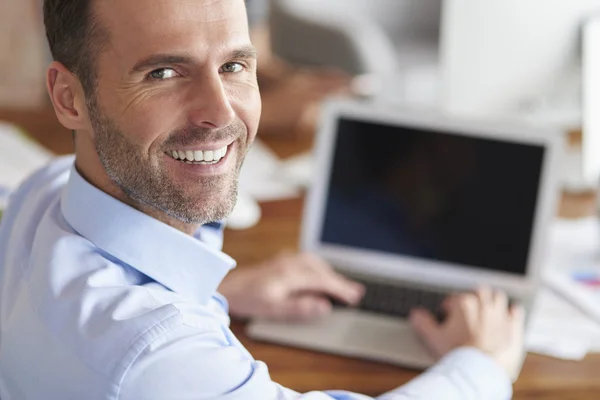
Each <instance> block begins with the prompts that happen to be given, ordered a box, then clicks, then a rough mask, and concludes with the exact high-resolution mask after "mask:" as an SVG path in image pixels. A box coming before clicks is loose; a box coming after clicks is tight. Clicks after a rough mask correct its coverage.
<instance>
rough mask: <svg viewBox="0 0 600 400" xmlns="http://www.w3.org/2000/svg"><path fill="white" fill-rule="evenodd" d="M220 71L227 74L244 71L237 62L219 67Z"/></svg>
mask: <svg viewBox="0 0 600 400" xmlns="http://www.w3.org/2000/svg"><path fill="white" fill-rule="evenodd" d="M221 69H222V70H223V72H228V73H232V72H241V71H242V70H243V69H244V66H243V65H242V64H240V63H237V62H230V63H227V64H225V65H223V66H222V67H221Z"/></svg>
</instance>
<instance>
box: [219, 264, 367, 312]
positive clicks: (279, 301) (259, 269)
mask: <svg viewBox="0 0 600 400" xmlns="http://www.w3.org/2000/svg"><path fill="white" fill-rule="evenodd" d="M219 292H220V293H221V294H223V295H224V296H225V297H226V298H227V300H228V301H229V311H230V314H231V316H233V317H236V318H249V317H266V318H274V319H309V318H315V317H320V316H324V315H327V314H329V313H330V312H331V307H332V306H331V301H330V299H331V298H333V299H335V300H338V301H340V302H342V303H346V304H348V305H356V304H358V302H359V301H360V299H361V298H362V296H363V293H364V289H363V287H362V286H361V285H359V284H358V283H355V282H352V281H350V280H348V279H346V278H345V277H343V276H342V275H340V274H338V273H336V272H335V271H334V270H333V269H332V268H331V267H330V266H329V265H328V264H327V263H326V262H325V261H323V260H321V259H320V258H318V257H317V256H314V255H310V254H300V255H281V256H279V257H276V258H273V259H271V260H269V261H267V262H264V263H262V264H259V265H256V266H254V267H245V268H238V269H236V270H234V271H232V272H231V273H230V274H229V275H228V276H227V277H226V278H225V280H224V281H223V283H222V284H221V286H220V287H219Z"/></svg>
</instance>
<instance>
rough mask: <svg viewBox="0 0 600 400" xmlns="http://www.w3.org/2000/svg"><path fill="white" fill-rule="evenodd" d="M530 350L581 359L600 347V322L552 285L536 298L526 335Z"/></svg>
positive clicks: (526, 343)
mask: <svg viewBox="0 0 600 400" xmlns="http://www.w3.org/2000/svg"><path fill="white" fill-rule="evenodd" d="M525 345H526V348H527V350H528V351H530V352H534V353H539V354H544V355H547V356H551V357H556V358H561V359H565V360H582V359H583V358H585V356H586V354H587V353H588V352H591V351H594V350H596V351H597V350H600V324H596V323H595V322H594V321H593V320H591V319H590V318H588V317H587V316H586V315H585V314H584V313H583V312H581V311H580V310H578V309H577V307H575V306H574V305H572V304H570V303H569V302H568V301H566V300H565V299H564V298H562V297H561V296H560V295H558V294H556V293H554V292H553V291H551V290H550V289H547V288H545V289H543V290H542V291H541V292H540V293H539V294H538V297H537V299H536V304H535V305H534V308H533V310H532V314H531V316H530V319H529V325H528V329H527V335H526V338H525Z"/></svg>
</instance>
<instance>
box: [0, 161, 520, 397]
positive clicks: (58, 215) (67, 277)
mask: <svg viewBox="0 0 600 400" xmlns="http://www.w3.org/2000/svg"><path fill="white" fill-rule="evenodd" d="M221 245H222V236H221V230H220V229H219V227H218V225H217V226H215V225H212V226H205V227H203V228H201V229H200V230H199V231H198V232H197V234H196V235H194V237H191V236H187V235H185V234H183V233H181V232H179V231H177V230H175V229H173V228H171V227H170V226H167V225H165V224H163V223H161V222H159V221H157V220H155V219H153V218H151V217H149V216H147V215H145V214H143V213H141V212H139V211H137V210H135V209H133V208H131V207H129V206H127V205H125V204H124V203H122V202H120V201H118V200H116V199H114V198H113V197H110V196H109V195H107V194H105V193H104V192H102V191H100V190H98V189H97V188H95V187H94V186H92V185H90V184H89V183H88V182H86V181H85V180H84V179H83V178H82V177H81V176H80V175H79V174H78V173H77V171H76V170H75V168H74V167H73V158H72V157H67V158H62V159H58V160H57V161H55V162H53V163H52V164H50V165H49V166H48V167H47V168H45V169H43V170H41V171H39V172H37V173H36V174H35V175H33V176H32V177H31V178H30V179H29V180H27V181H26V182H25V183H24V184H23V185H22V186H21V188H20V189H19V190H18V191H17V192H16V193H14V195H13V196H12V198H11V201H10V204H9V207H8V209H7V210H6V212H5V214H4V219H3V220H2V223H1V225H0V397H1V398H2V400H34V399H44V400H46V399H52V400H55V399H56V400H58V399H60V400H70V399H73V400H83V399H86V400H96V399H97V400H100V399H102V400H109V399H110V400H116V399H119V400H154V399H156V400H167V399H168V400H183V399H219V400H276V399H281V400H288V399H302V400H318V399H320V400H324V399H337V400H358V399H367V397H365V396H362V395H358V394H352V393H346V392H339V391H338V392H327V393H325V392H313V393H308V394H299V393H296V392H294V391H292V390H289V389H286V388H283V387H282V386H280V385H278V384H276V383H274V382H273V381H271V379H270V377H269V373H268V370H267V366H266V365H265V364H264V363H262V362H260V361H256V360H254V358H252V355H250V354H249V353H248V351H247V350H246V349H245V348H244V347H243V346H242V344H241V343H240V342H239V341H238V340H237V339H236V338H235V336H234V335H233V334H232V333H231V331H230V329H229V317H228V315H227V302H226V300H225V299H224V298H223V297H222V296H220V295H219V294H218V293H217V287H218V286H219V284H220V282H221V280H222V279H223V277H224V276H225V275H226V274H227V273H228V272H229V271H230V270H231V269H232V268H233V267H234V266H235V262H234V261H233V260H232V259H231V258H230V257H228V256H227V255H225V254H224V253H222V252H221V250H220V249H221ZM510 396H511V383H510V380H509V378H508V376H507V374H506V373H505V372H504V371H503V370H502V369H501V368H500V366H499V365H497V364H496V363H495V362H494V361H493V360H492V359H491V358H489V357H488V356H486V355H484V354H482V353H480V352H479V351H477V350H475V349H470V348H463V349H459V350H455V351H454V352H452V353H450V354H449V355H448V356H446V357H445V358H444V359H443V360H442V361H441V362H440V363H438V364H437V365H436V366H435V367H433V368H431V369H430V370H429V371H428V372H426V373H424V374H423V375H421V376H420V377H419V378H417V379H415V380H414V381H412V382H410V383H409V384H407V385H405V386H403V387H401V388H398V389H397V390H395V391H393V392H391V393H388V394H385V395H382V396H381V397H379V399H381V400H383V399H385V400H392V399H397V400H400V399H420V400H424V399H431V400H439V399H444V400H459V399H460V400H469V399H473V400H506V399H508V398H510Z"/></svg>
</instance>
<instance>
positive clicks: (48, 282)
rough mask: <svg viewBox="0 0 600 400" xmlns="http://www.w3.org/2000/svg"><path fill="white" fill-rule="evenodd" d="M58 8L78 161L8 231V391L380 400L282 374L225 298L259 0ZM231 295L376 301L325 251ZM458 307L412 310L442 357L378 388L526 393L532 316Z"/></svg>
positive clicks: (261, 305)
mask: <svg viewBox="0 0 600 400" xmlns="http://www.w3.org/2000/svg"><path fill="white" fill-rule="evenodd" d="M44 14H45V23H46V29H47V36H48V39H49V42H50V47H51V49H52V52H53V55H54V58H55V60H56V61H55V62H53V63H52V64H51V66H50V67H49V69H48V74H47V88H48V92H49V94H50V98H51V100H52V102H53V104H54V108H55V111H56V115H57V117H58V119H59V121H60V122H61V123H62V124H63V125H64V126H65V127H67V128H69V129H71V130H73V131H75V132H76V145H75V147H76V155H75V159H73V158H63V159H60V160H58V161H56V162H54V163H53V164H51V165H50V166H48V167H47V168H45V169H44V170H41V171H39V172H38V173H36V174H34V176H32V177H31V178H30V179H29V180H28V181H27V182H25V183H24V184H23V185H22V187H21V188H20V189H19V190H18V191H17V192H16V193H15V195H14V196H13V198H12V200H11V203H10V205H9V207H8V209H7V211H6V213H5V215H4V219H3V221H2V225H1V226H0V397H1V398H2V399H3V400H15V399H61V400H66V399H78V400H79V399H119V400H129V399H132V400H133V399H135V400H138V399H144V400H153V399H157V400H158V399H161V400H163V399H172V400H177V399H222V400H234V399H235V400H254V399H272V400H274V399H285V400H287V399H303V400H317V399H364V398H365V397H364V396H360V395H354V394H350V393H342V392H330V393H309V394H305V395H301V394H298V393H295V392H293V391H291V390H289V389H286V388H283V387H281V386H279V385H277V384H276V383H273V382H272V381H271V380H270V378H269V375H268V371H267V368H266V366H265V365H264V364H263V363H261V362H258V361H255V360H254V359H253V358H252V356H251V355H250V354H249V353H248V352H247V351H246V350H245V349H244V347H243V346H242V345H241V344H240V343H239V341H238V340H237V339H236V338H235V337H234V335H233V334H232V333H231V331H230V330H229V327H228V324H229V317H228V315H227V301H226V300H225V298H224V297H223V296H221V295H220V294H218V293H217V288H218V286H219V285H220V283H221V281H222V280H223V277H224V276H225V275H226V274H227V273H228V272H229V270H230V269H231V268H232V267H233V266H234V262H233V260H231V259H230V258H229V257H228V256H226V255H225V254H223V253H222V252H220V250H219V249H220V245H221V238H220V226H219V224H218V223H215V222H214V221H220V220H222V219H224V218H225V217H226V216H227V214H228V213H229V212H230V211H231V208H232V206H233V204H234V202H235V193H236V181H237V176H238V171H239V168H240V166H241V164H242V160H243V158H244V155H245V154H246V152H247V150H248V147H249V146H250V144H251V143H252V140H253V139H254V136H255V133H256V130H257V122H258V119H259V116H260V97H259V93H258V89H257V84H256V71H255V66H256V57H255V53H254V51H253V48H252V46H251V44H250V41H249V38H248V28H247V22H246V13H245V7H244V2H243V0H195V1H190V0H186V1H183V0H160V1H157V0H103V1H100V0H96V1H89V0H46V2H45V5H44ZM281 265H284V266H285V267H281ZM307 288H308V290H307ZM220 289H221V291H222V292H223V294H224V295H225V296H226V297H227V298H228V300H229V301H230V304H231V309H232V312H234V314H237V315H240V316H249V315H252V314H254V313H262V314H267V315H271V316H282V317H283V316H288V315H297V316H302V315H305V316H310V315H315V314H319V313H326V312H327V311H328V308H329V307H330V304H329V303H328V302H326V301H325V300H326V298H327V297H337V298H339V299H341V300H343V301H345V302H347V303H350V304H352V303H356V302H357V301H358V300H359V298H360V296H361V288H360V287H359V286H357V285H356V284H353V283H351V282H348V281H346V280H344V279H343V278H341V277H339V276H338V275H336V274H335V273H334V272H333V271H332V270H331V269H330V268H329V267H328V266H326V265H325V264H323V263H322V261H320V260H317V259H314V258H313V257H311V256H300V257H296V258H293V259H291V261H290V260H283V261H281V260H280V261H275V262H273V264H269V263H267V264H265V265H264V266H262V267H261V268H259V270H258V271H252V272H249V271H248V272H241V271H240V272H238V273H233V274H232V275H231V277H230V278H228V279H227V280H226V281H225V282H223V284H222V285H221V287H220ZM306 292H310V293H309V294H308V295H306V294H305V293H306ZM446 308H447V311H448V317H447V320H446V321H445V323H444V324H442V325H438V324H437V323H436V322H435V321H434V320H433V318H432V316H431V315H430V314H428V313H427V312H425V311H422V310H421V311H415V313H414V314H413V316H412V317H413V318H412V319H413V322H414V324H415V328H416V329H417V330H418V331H419V332H420V333H421V334H422V336H423V338H424V340H425V341H426V343H428V344H429V345H430V346H431V348H432V350H433V351H434V352H435V353H436V354H437V355H438V356H440V358H441V360H440V362H439V363H438V365H436V366H435V367H433V368H432V369H431V370H429V371H428V372H426V373H425V374H423V375H422V376H421V377H419V378H418V379H416V380H415V381H413V382H411V383H409V384H408V385H406V386H404V387H401V388H399V389H397V390H395V391H393V392H391V393H388V394H386V395H383V396H382V397H380V398H381V399H442V398H443V399H477V400H482V399H493V400H495V399H498V400H505V399H507V398H509V397H510V392H511V385H510V380H509V378H508V377H509V375H510V374H512V373H514V371H515V369H516V368H517V364H518V359H519V353H520V340H521V338H522V324H523V323H522V319H523V315H522V311H521V310H520V309H519V308H513V309H510V310H509V311H507V310H508V308H507V300H506V296H505V295H503V294H502V293H498V292H494V291H492V290H489V289H480V290H479V291H478V292H477V293H474V294H465V295H462V296H456V297H453V298H450V299H449V300H448V301H447V303H446Z"/></svg>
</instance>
